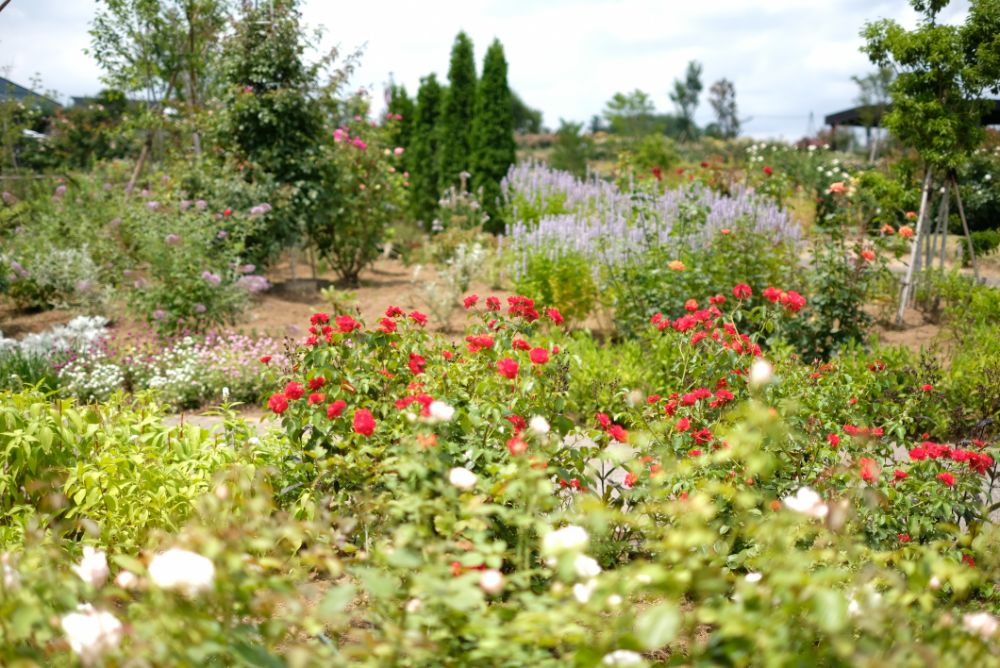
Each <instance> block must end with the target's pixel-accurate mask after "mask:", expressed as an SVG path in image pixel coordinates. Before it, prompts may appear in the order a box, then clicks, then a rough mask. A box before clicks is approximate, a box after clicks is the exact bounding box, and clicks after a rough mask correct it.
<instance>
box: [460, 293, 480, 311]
mask: <svg viewBox="0 0 1000 668" xmlns="http://www.w3.org/2000/svg"><path fill="white" fill-rule="evenodd" d="M478 301H479V295H469V296H468V297H466V298H465V299H463V300H462V306H464V307H465V308H466V309H470V308H472V307H473V306H475V305H476V302H478Z"/></svg>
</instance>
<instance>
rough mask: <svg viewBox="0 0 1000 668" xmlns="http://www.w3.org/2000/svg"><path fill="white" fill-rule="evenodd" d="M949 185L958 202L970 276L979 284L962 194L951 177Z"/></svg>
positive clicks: (953, 176)
mask: <svg viewBox="0 0 1000 668" xmlns="http://www.w3.org/2000/svg"><path fill="white" fill-rule="evenodd" d="M951 183H952V185H953V186H955V201H956V202H958V217H959V218H961V219H962V232H963V233H964V234H965V247H966V248H967V249H968V250H969V262H970V263H972V276H973V277H974V278H975V279H976V283H979V269H978V268H977V267H976V252H975V251H974V250H972V235H971V234H969V223H968V221H966V220H965V207H963V206H962V193H961V191H960V189H959V187H958V179H957V178H955V174H954V173H952V175H951Z"/></svg>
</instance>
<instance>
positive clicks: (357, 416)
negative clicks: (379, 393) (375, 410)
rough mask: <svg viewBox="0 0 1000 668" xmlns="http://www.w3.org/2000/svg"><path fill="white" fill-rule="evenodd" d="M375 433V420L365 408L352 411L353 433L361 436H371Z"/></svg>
mask: <svg viewBox="0 0 1000 668" xmlns="http://www.w3.org/2000/svg"><path fill="white" fill-rule="evenodd" d="M374 432H375V418H373V417H372V412H371V411H370V410H368V409H367V408H359V409H358V410H356V411H354V433H355V434H361V435H362V436H371V435H372V434H373V433H374Z"/></svg>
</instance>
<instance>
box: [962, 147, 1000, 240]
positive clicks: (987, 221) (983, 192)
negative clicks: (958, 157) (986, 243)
mask: <svg viewBox="0 0 1000 668" xmlns="http://www.w3.org/2000/svg"><path fill="white" fill-rule="evenodd" d="M991 139H992V141H991V142H988V143H987V145H984V146H982V147H980V148H978V149H977V150H975V151H974V152H973V153H972V156H971V157H970V159H969V160H968V161H967V162H966V163H965V165H963V167H962V168H961V169H960V170H959V172H958V185H959V187H960V188H961V189H962V206H963V207H964V208H965V216H966V222H967V223H968V224H969V230H970V231H972V232H981V231H985V230H991V229H992V230H998V229H1000V187H997V179H1000V143H998V142H997V139H996V134H995V133H994V134H993V135H992V137H991ZM956 218H957V216H956ZM950 230H951V232H952V233H954V234H962V225H961V221H960V220H956V221H954V222H952V224H951V226H950Z"/></svg>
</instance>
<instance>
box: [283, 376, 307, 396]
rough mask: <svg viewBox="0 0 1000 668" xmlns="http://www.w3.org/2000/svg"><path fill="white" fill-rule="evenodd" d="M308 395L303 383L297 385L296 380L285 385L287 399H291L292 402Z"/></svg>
mask: <svg viewBox="0 0 1000 668" xmlns="http://www.w3.org/2000/svg"><path fill="white" fill-rule="evenodd" d="M305 393H306V390H305V388H304V387H302V383H296V382H295V381H294V380H293V381H292V382H290V383H289V384H288V385H285V397H286V398H288V399H291V400H292V401H294V400H296V399H301V398H302V395H303V394H305Z"/></svg>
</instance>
